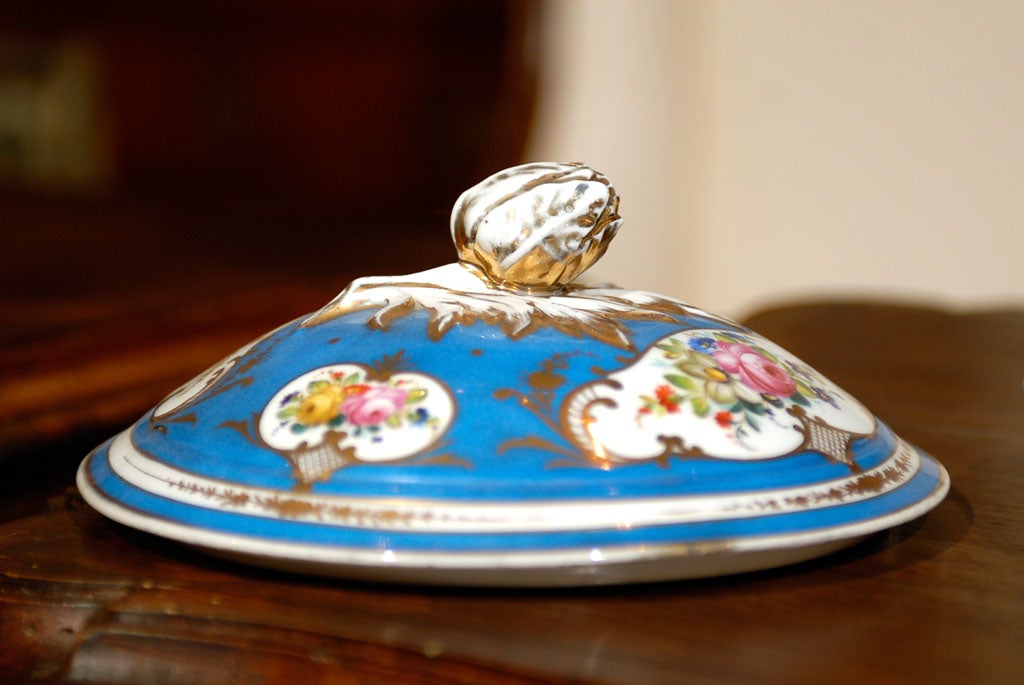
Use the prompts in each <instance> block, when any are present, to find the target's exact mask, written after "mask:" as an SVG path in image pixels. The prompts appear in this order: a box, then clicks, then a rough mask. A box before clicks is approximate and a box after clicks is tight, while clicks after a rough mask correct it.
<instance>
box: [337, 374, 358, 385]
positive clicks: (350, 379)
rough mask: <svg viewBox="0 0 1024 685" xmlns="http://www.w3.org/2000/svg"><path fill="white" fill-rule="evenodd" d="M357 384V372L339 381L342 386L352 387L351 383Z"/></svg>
mask: <svg viewBox="0 0 1024 685" xmlns="http://www.w3.org/2000/svg"><path fill="white" fill-rule="evenodd" d="M358 382H359V372H358V371H356V372H355V373H350V374H349V375H347V376H345V378H344V380H342V381H341V384H342V385H352V384H353V383H358Z"/></svg>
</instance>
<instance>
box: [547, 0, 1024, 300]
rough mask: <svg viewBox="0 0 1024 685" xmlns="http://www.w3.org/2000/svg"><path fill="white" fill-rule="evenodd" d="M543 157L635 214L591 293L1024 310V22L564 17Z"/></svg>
mask: <svg viewBox="0 0 1024 685" xmlns="http://www.w3.org/2000/svg"><path fill="white" fill-rule="evenodd" d="M546 12H547V20H548V21H547V25H546V26H547V30H546V34H545V38H544V45H545V52H544V57H543V64H544V67H543V84H542V99H541V107H540V111H539V117H538V125H537V128H536V132H535V134H534V137H533V140H532V142H531V144H530V150H529V156H530V157H531V158H532V159H557V160H563V161H569V160H582V161H586V162H587V163H589V164H591V165H593V166H594V167H596V168H598V169H600V170H601V171H604V172H605V173H607V174H608V175H609V176H610V177H611V178H612V179H613V181H614V182H615V184H616V186H617V187H618V188H619V190H620V193H621V194H622V196H623V202H622V213H623V216H624V217H625V219H626V226H625V228H624V229H623V231H622V233H620V236H619V238H618V239H617V241H616V243H615V244H614V246H613V247H612V249H611V250H610V251H609V255H608V257H607V258H606V260H605V262H603V263H602V264H601V265H600V266H599V267H596V268H595V270H594V271H595V273H594V278H595V279H598V280H613V281H616V282H618V283H619V284H620V285H624V286H628V287H637V288H645V289H651V290H656V291H659V292H663V293H666V294H670V295H675V296H677V297H681V298H683V299H686V300H689V301H691V302H693V303H695V304H698V305H702V306H705V307H708V308H711V309H715V310H718V311H721V312H723V313H727V314H732V315H737V316H742V315H743V314H745V313H748V312H749V311H751V310H752V309H755V308H757V307H761V306H765V305H769V304H772V303H775V302H779V301H785V300H801V299H813V298H820V297H829V296H836V295H839V296H846V297H860V298H887V299H893V298H896V299H909V300H914V301H920V300H924V301H927V302H934V303H938V304H949V305H957V306H975V307H987V306H1001V305H1005V304H1006V303H1008V302H1010V303H1016V304H1017V305H1024V218H1022V217H1024V40H1021V38H1020V29H1021V27H1022V26H1024V3H1021V2H1017V1H1012V0H1006V1H1004V2H998V1H996V0H981V1H969V0H900V1H893V0H848V1H845V2H840V1H838V0H831V1H826V0H773V1H770V0H763V1H757V0H748V1H745V2H742V1H738V0H737V1H731V2H728V1H724V0H723V1H712V0H706V1H703V2H701V1H697V0H683V1H679V2H673V1H672V0H639V1H637V0H633V1H630V0H553V1H550V2H549V4H548V6H547V8H546Z"/></svg>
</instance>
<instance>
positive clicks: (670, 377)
mask: <svg viewBox="0 0 1024 685" xmlns="http://www.w3.org/2000/svg"><path fill="white" fill-rule="evenodd" d="M665 380H667V381H668V382H669V383H671V384H672V385H674V386H676V387H677V388H682V389H683V390H687V391H689V392H693V391H694V390H696V389H697V385H696V384H695V383H694V382H693V381H692V380H691V379H690V378H688V377H687V376H680V375H679V374H677V373H670V374H667V375H666V376H665Z"/></svg>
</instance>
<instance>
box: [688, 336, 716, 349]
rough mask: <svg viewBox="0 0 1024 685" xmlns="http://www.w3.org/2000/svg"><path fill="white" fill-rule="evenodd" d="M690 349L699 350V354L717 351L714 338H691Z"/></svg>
mask: <svg viewBox="0 0 1024 685" xmlns="http://www.w3.org/2000/svg"><path fill="white" fill-rule="evenodd" d="M690 349H691V350H697V351H698V352H708V351H710V350H713V349H715V339H714V338H707V337H702V338H690Z"/></svg>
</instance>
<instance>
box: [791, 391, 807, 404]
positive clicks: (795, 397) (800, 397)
mask: <svg viewBox="0 0 1024 685" xmlns="http://www.w3.org/2000/svg"><path fill="white" fill-rule="evenodd" d="M789 399H791V400H793V401H794V402H796V403H797V404H802V405H803V406H805V407H809V406H811V403H810V402H809V401H808V400H807V398H806V397H804V396H803V395H802V394H801V393H799V392H795V393H793V394H792V395H790V396H789Z"/></svg>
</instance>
